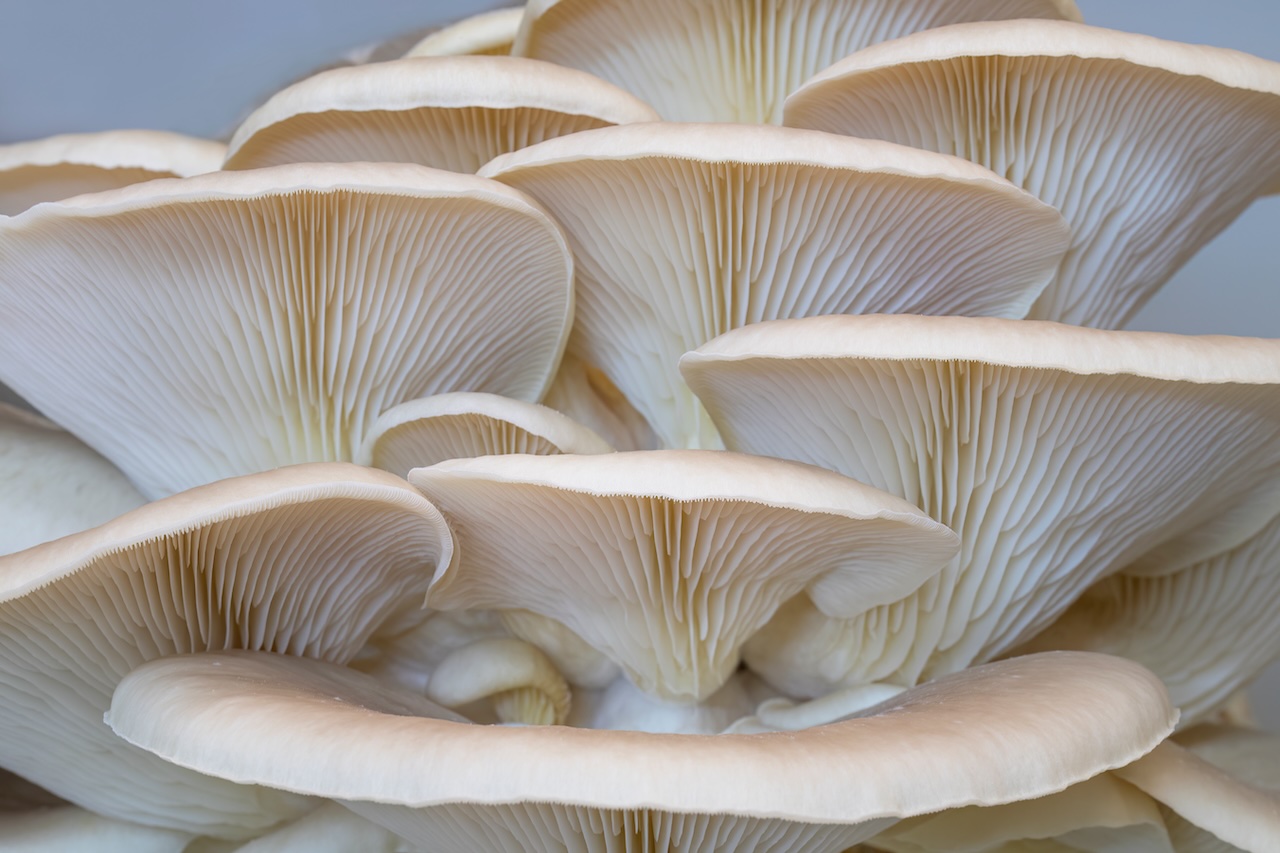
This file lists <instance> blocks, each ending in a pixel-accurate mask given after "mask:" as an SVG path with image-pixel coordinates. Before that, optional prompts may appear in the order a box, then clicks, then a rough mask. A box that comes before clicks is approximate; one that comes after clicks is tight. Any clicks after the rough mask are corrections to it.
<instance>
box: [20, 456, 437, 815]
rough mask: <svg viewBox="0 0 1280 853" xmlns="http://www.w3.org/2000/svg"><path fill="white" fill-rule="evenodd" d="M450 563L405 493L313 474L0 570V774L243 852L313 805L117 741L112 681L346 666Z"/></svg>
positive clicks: (183, 503) (197, 496) (166, 509)
mask: <svg viewBox="0 0 1280 853" xmlns="http://www.w3.org/2000/svg"><path fill="white" fill-rule="evenodd" d="M452 549H453V543H452V538H451V536H450V534H449V531H448V528H447V526H446V525H445V522H444V520H443V519H442V518H441V517H440V515H439V513H438V512H437V511H436V510H435V508H434V507H432V506H431V504H429V503H428V502H427V501H426V500H425V499H424V498H423V497H422V496H421V495H420V494H419V493H418V492H417V491H415V490H414V489H413V488H411V487H410V486H409V485H408V484H407V483H405V482H404V481H402V480H400V479H399V478H397V477H393V476H391V475H390V474H385V473H383V472H380V471H372V470H369V469H365V468H359V467H357V466H354V465H346V464H321V465H306V466H296V467H293V468H283V469H280V470H277V471H271V472H268V473H265V474H257V475H252V476H249V477H242V478H238V479H231V480H223V481H220V482H218V483H214V484H212V485H209V486H205V487H202V488H199V489H193V490H191V491H188V492H184V493H182V494H180V495H175V496H174V497H171V498H167V499H165V500H161V501H156V502H154V503H151V504H148V505H146V506H144V507H141V508H140V509H137V510H134V511H133V512H130V513H128V514H126V515H123V516H121V517H119V518H117V519H115V520H113V521H111V522H110V523H108V524H105V525H103V526H101V527H98V528H95V529H93V530H89V531H86V532H84V533H80V534H76V535H74V536H68V537H64V538H62V539H59V540H57V541H55V542H50V543H47V544H44V545H39V546H36V547H35V548H31V549H29V550H27V551H23V552H21V553H19V554H12V555H9V556H6V557H0V687H2V689H0V764H2V765H3V766H5V767H8V768H11V769H13V770H14V771H16V772H18V773H21V774H22V775H23V776H26V777H27V778H29V779H31V780H32V781H34V782H36V783H38V784H40V785H42V786H43V787H45V788H47V789H48V790H50V791H52V792H54V793H55V794H58V795H59V796H62V797H64V798H66V799H68V800H70V801H72V802H74V803H76V804H78V805H81V806H84V807H85V808H88V809H91V810H92V811H95V812H99V813H101V814H104V815H107V816H110V817H115V818H118V819H122V820H129V821H134V822H138V823H147V824H152V825H156V826H164V827H169V828H173V829H180V830H182V831H185V832H191V833H193V834H196V835H214V836H218V837H225V838H244V837H252V836H253V835H255V834H258V833H260V832H261V831H263V830H265V829H266V828H268V827H269V826H271V825H272V824H275V823H277V822H278V821H280V820H282V819H287V818H290V817H293V816H296V815H297V814H300V813H301V812H302V811H305V810H307V809H309V808H311V807H312V806H313V804H312V803H310V802H305V801H300V800H298V798H296V797H292V796H282V795H280V794H279V793H278V792H274V791H265V790H262V789H257V788H252V787H244V786H238V785H231V784H227V783H225V782H221V781H217V780H212V779H208V778H206V777H202V776H199V775H197V774H192V773H188V772H186V771H180V770H179V769H178V768H175V767H172V766H170V765H167V764H165V763H164V762H161V761H158V760H157V759H155V758H154V757H153V756H151V755H148V754H147V753H145V752H142V751H140V750H137V749H134V748H132V747H130V746H128V745H127V744H125V743H124V742H123V741H120V740H119V739H118V738H116V737H115V736H114V735H113V734H112V733H111V731H110V730H109V729H108V728H106V727H105V726H104V725H103V722H102V714H103V712H104V711H105V710H106V708H107V706H108V704H109V702H110V697H111V692H112V690H113V689H114V688H115V685H116V683H117V681H118V680H119V679H120V678H121V677H123V676H124V675H125V674H126V673H127V672H129V671H130V670H132V669H134V668H136V667H137V666H139V665H140V664H142V663H144V662H146V661H148V660H152V659H154V658H158V657H164V656H167V655H175V654H182V653H187V652H196V651H207V650H211V649H228V648H250V649H261V650H267V651H271V652H277V653H281V654H290V655H303V656H312V657H317V658H323V659H325V660H329V661H333V662H335V663H344V662H346V661H347V660H350V659H351V658H352V657H353V656H354V655H355V654H356V653H357V652H358V651H359V650H360V648H361V647H362V646H364V645H365V643H366V642H367V641H369V640H370V639H371V638H374V639H376V635H377V633H378V632H379V630H381V626H382V625H383V624H384V623H386V622H403V621H404V619H405V618H407V617H406V616H405V614H406V612H407V611H416V610H417V609H418V607H419V605H420V602H421V600H422V595H423V594H424V592H425V590H426V586H427V583H428V581H429V579H430V573H431V569H432V567H433V566H434V565H435V564H436V563H437V562H448V561H449V560H450V558H451V554H452ZM393 617H395V618H393ZM418 618H422V617H421V616H419V617H418ZM121 779H127V780H128V784H127V785H122V784H120V780H121Z"/></svg>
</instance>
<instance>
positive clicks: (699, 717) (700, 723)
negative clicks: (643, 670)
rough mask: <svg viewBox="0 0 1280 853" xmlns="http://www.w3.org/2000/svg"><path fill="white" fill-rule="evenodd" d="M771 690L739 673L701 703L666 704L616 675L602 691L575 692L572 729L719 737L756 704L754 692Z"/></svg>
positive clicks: (743, 672) (752, 676) (750, 676)
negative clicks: (583, 728)
mask: <svg viewBox="0 0 1280 853" xmlns="http://www.w3.org/2000/svg"><path fill="white" fill-rule="evenodd" d="M761 689H764V690H770V692H772V690H771V689H770V688H768V686H767V685H765V684H764V682H762V681H760V680H759V679H757V678H756V677H755V676H754V675H752V674H751V673H749V672H747V671H745V670H740V671H738V672H737V673H734V676H733V677H732V678H730V679H729V680H728V681H727V682H725V684H724V686H723V687H721V688H720V689H719V690H717V691H716V692H715V693H712V694H711V695H710V696H708V697H707V698H706V699H704V700H703V701H701V702H664V701H663V700H661V699H658V698H657V697H655V696H652V695H650V694H648V693H645V692H644V691H643V690H641V689H640V688H639V687H636V686H635V685H634V684H632V683H631V681H630V680H629V679H628V678H627V677H626V676H618V678H617V679H615V680H614V682H613V683H612V684H610V685H609V686H608V687H607V688H605V689H604V690H600V691H590V690H584V691H579V692H577V693H575V694H574V706H573V714H572V716H571V717H570V719H569V723H570V725H575V726H582V727H585V728H592V729H613V730H615V731H633V732H651V733H655V734H658V733H664V732H665V733H672V734H677V733H678V734H699V735H714V734H720V733H721V732H724V731H725V730H726V729H728V728H729V725H730V724H731V723H732V722H733V721H734V720H736V719H739V718H741V717H742V715H743V714H746V713H748V712H749V711H750V710H751V708H752V707H753V706H754V705H755V703H756V702H757V701H759V697H758V696H756V694H757V693H758V692H760V691H761Z"/></svg>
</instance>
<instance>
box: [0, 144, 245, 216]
mask: <svg viewBox="0 0 1280 853" xmlns="http://www.w3.org/2000/svg"><path fill="white" fill-rule="evenodd" d="M226 152H227V146H225V145H223V144H222V143H221V142H213V141H212V140H208V139H196V138H195V137H192V136H183V135H182V134H178V133H168V132H165V131H161V130H110V131H104V132H102V133H68V134H63V135H61V136H50V137H48V138H46V139H36V140H32V141H30V142H16V143H13V144H12V145H0V216H12V215H14V214H17V213H21V212H22V211H24V210H26V209H27V208H28V207H31V206H32V205H35V204H39V203H40V202H44V201H57V200H59V199H64V198H70V197H71V196H77V195H81V194H83V193H89V192H98V191H100V190H109V189H115V188H116V187H123V186H127V185H129V184H135V183H138V182H141V181H150V180H154V179H156V178H186V177H190V176H192V175H199V174H202V173H204V172H215V171H217V170H218V169H219V168H220V167H221V166H222V158H223V157H224V156H226Z"/></svg>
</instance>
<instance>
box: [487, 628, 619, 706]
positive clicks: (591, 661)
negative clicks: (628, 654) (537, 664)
mask: <svg viewBox="0 0 1280 853" xmlns="http://www.w3.org/2000/svg"><path fill="white" fill-rule="evenodd" d="M498 616H499V618H500V619H501V621H502V624H503V625H504V626H505V627H506V629H507V630H508V631H510V632H511V633H513V634H515V635H516V636H517V637H519V638H520V639H522V640H524V641H525V642H527V643H532V644H533V645H535V646H537V647H538V648H539V649H541V650H542V652H543V654H545V655H546V656H547V657H549V658H551V660H552V661H554V662H555V665H556V669H557V670H559V671H560V672H562V673H564V677H565V678H566V679H568V681H569V683H570V684H572V685H574V686H575V687H587V688H602V687H607V686H608V685H609V684H611V683H612V682H613V681H614V680H615V679H616V678H617V677H618V675H619V674H620V673H621V672H622V669H621V668H620V667H619V666H618V665H617V664H616V663H614V662H613V661H611V660H609V659H608V658H607V657H605V656H604V655H603V654H601V653H600V652H599V651H597V650H596V649H595V647H594V646H592V645H590V644H589V643H588V642H587V641H586V640H584V639H582V638H581V637H579V636H578V635H577V634H575V633H574V632H573V631H571V630H569V627H568V626H567V625H565V624H564V623H563V622H557V621H556V620H555V619H552V618H550V617H548V616H543V615H541V614H540V613H534V612H533V611H531V610H502V611H499V612H498Z"/></svg>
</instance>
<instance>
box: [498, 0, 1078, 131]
mask: <svg viewBox="0 0 1280 853" xmlns="http://www.w3.org/2000/svg"><path fill="white" fill-rule="evenodd" d="M996 18H1070V19H1072V20H1079V18H1080V12H1079V11H1078V10H1077V9H1076V5H1075V3H1074V2H1073V0H970V1H969V2H964V3H955V2H950V1H949V0H768V2H765V3H743V2H740V0H654V2H649V3H645V4H643V5H641V4H636V3H632V2H627V0H531V2H529V4H528V7H527V11H526V12H525V16H524V20H523V21H522V22H521V25H520V31H519V33H518V34H517V36H516V42H515V45H514V46H513V47H512V50H511V52H512V53H513V54H515V55H517V56H531V57H533V58H535V59H545V60H548V61H551V62H555V63H556V64H558V65H567V66H571V67H573V68H581V69H584V70H586V71H590V72H591V73H592V74H595V75H596V76H598V77H603V78H604V79H606V80H608V81H609V82H611V83H615V84H617V85H619V86H621V87H622V88H624V89H627V90H628V91H631V92H634V93H635V94H636V95H638V96H639V97H640V98H642V99H643V100H644V101H646V102H647V103H650V104H653V105H654V106H655V107H656V108H657V110H658V112H660V113H662V117H663V118H665V119H668V120H670V121H735V122H747V123H754V122H774V123H776V122H778V121H780V120H781V117H782V104H783V99H784V98H786V96H787V93H789V92H791V91H793V90H794V89H795V88H796V87H798V86H799V85H800V84H801V83H803V82H804V81H805V80H807V79H809V78H810V77H811V76H813V75H814V74H815V73H816V72H817V71H819V70H821V69H823V68H826V67H827V66H828V65H830V64H831V63H832V62H835V61H836V60H837V59H840V58H841V57H843V56H847V55H848V54H850V53H853V52H854V51H855V50H858V49H859V48H862V47H865V46H867V45H869V44H874V43H875V42H878V41H883V40H885V39H891V38H896V37H897V36H902V35H906V34H907V33H910V32H915V31H916V30H921V29H925V28H928V27H937V26H941V25H943V24H951V23H956V22H957V21H981V20H991V19H996Z"/></svg>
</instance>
